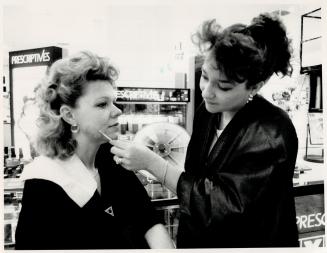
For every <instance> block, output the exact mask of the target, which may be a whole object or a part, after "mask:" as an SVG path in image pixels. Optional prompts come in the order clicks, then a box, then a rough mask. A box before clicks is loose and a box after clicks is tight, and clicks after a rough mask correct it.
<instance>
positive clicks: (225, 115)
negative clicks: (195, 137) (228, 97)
mask: <svg viewBox="0 0 327 253" xmlns="http://www.w3.org/2000/svg"><path fill="white" fill-rule="evenodd" d="M235 114H236V112H222V113H221V118H220V124H219V129H224V128H225V127H226V126H227V125H228V123H229V122H230V121H231V120H232V118H233V117H234V115H235Z"/></svg>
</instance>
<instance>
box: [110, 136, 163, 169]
mask: <svg viewBox="0 0 327 253" xmlns="http://www.w3.org/2000/svg"><path fill="white" fill-rule="evenodd" d="M110 144H112V145H113V147H112V148H111V150H110V151H111V153H112V154H114V155H115V156H114V160H115V161H116V163H119V164H121V166H123V167H124V168H125V169H127V170H132V171H137V170H149V169H150V167H151V165H153V164H156V163H160V162H162V161H164V160H163V158H161V157H160V156H159V155H157V154H156V153H154V152H153V151H151V150H150V149H149V148H147V147H146V146H144V145H142V144H140V143H136V142H133V141H125V140H112V141H110ZM149 172H151V171H149Z"/></svg>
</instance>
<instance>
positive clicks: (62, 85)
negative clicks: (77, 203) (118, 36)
mask: <svg viewBox="0 0 327 253" xmlns="http://www.w3.org/2000/svg"><path fill="white" fill-rule="evenodd" d="M117 78H118V71H117V69H116V68H115V67H114V66H113V65H112V64H111V63H110V61H109V59H107V58H103V57H99V56H97V55H96V54H93V53H91V52H88V51H82V52H79V53H77V54H74V55H72V56H70V57H67V58H64V59H61V60H58V61H56V62H55V63H54V64H53V65H52V66H51V67H50V69H49V71H48V74H47V75H46V77H45V78H44V79H43V80H42V82H41V84H40V85H39V86H38V88H37V90H36V104H37V106H38V108H39V111H40V115H39V118H38V120H37V124H38V129H39V131H38V133H37V136H36V149H37V151H38V152H39V153H40V154H43V155H46V156H48V157H58V158H60V159H65V158H68V157H70V156H71V155H72V154H73V153H74V151H75V149H76V146H77V143H76V141H75V140H74V139H73V138H72V133H71V126H70V125H69V124H68V123H67V122H66V121H64V120H63V119H62V117H61V115H60V107H61V106H62V105H68V106H70V107H72V108H74V107H75V106H76V101H77V99H78V98H79V97H81V96H82V95H83V92H84V89H85V87H86V85H88V84H89V82H90V81H96V80H105V81H108V82H109V83H110V84H111V85H113V86H114V83H115V80H116V79H117Z"/></svg>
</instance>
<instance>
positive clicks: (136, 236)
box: [16, 144, 160, 249]
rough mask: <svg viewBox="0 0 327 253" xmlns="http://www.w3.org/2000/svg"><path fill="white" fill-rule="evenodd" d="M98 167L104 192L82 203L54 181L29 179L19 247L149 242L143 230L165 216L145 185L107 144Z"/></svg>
mask: <svg viewBox="0 0 327 253" xmlns="http://www.w3.org/2000/svg"><path fill="white" fill-rule="evenodd" d="M96 167H97V168H98V171H99V175H100V180H101V196H100V194H99V193H98V192H97V191H95V192H94V195H93V197H91V199H90V200H89V201H88V202H87V203H86V204H85V205H84V206H83V207H80V206H79V205H77V204H76V203H75V202H74V201H73V200H72V199H71V198H70V197H69V196H68V195H67V194H66V192H65V191H64V190H63V189H62V188H61V187H60V186H59V185H57V184H55V183H53V182H51V181H48V180H43V179H30V180H26V182H25V186H24V193H23V200H22V210H21V212H20V216H19V221H18V225H17V229H16V249H126V248H148V245H147V243H146V241H145V238H144V235H145V233H146V231H147V230H148V229H149V228H151V227H152V226H153V225H155V224H157V223H159V222H160V220H159V219H158V217H157V216H156V213H155V210H154V208H153V206H152V204H151V201H150V199H149V197H148V195H147V193H146V191H145V189H144V187H143V185H142V184H141V182H140V181H139V180H138V178H137V177H136V176H135V174H134V173H133V172H130V171H127V170H125V169H123V168H122V167H120V166H118V165H116V164H115V163H114V162H113V158H112V154H111V153H110V146H109V145H108V144H105V145H103V146H102V147H100V149H99V151H98V154H97V157H96ZM112 214H113V216H112Z"/></svg>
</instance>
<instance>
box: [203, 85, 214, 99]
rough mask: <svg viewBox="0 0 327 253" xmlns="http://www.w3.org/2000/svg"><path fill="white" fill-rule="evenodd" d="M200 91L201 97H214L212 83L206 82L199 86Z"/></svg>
mask: <svg viewBox="0 0 327 253" xmlns="http://www.w3.org/2000/svg"><path fill="white" fill-rule="evenodd" d="M201 88H202V89H201V91H202V93H201V94H202V97H203V98H213V97H214V91H213V89H212V85H211V84H209V83H207V84H205V85H203V86H202V87H201Z"/></svg>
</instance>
